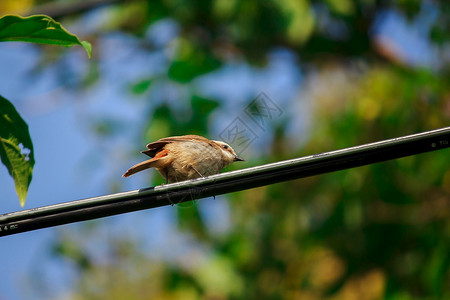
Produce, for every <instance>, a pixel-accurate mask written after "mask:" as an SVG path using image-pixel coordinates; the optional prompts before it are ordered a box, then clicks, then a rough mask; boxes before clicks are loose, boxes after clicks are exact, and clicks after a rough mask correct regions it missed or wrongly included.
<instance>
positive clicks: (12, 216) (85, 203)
mask: <svg viewBox="0 0 450 300" xmlns="http://www.w3.org/2000/svg"><path fill="white" fill-rule="evenodd" d="M449 147H450V127H445V128H441V129H437V130H432V131H427V132H422V133H418V134H413V135H408V136H403V137H398V138H394V139H389V140H384V141H380V142H375V143H370V144H365V145H360V146H355V147H351V148H345V149H341V150H335V151H330V152H325V153H319V154H315V155H310V156H305V157H300V158H295V159H290V160H285V161H280V162H275V163H271V164H266V165H261V166H256V167H251V168H247V169H242V170H237V171H231V172H226V173H221V174H217V175H212V176H208V177H205V178H199V179H193V180H188V181H183V182H177V183H171V184H166V185H160V186H156V187H151V188H145V189H140V190H133V191H128V192H123V193H117V194H111V195H105V196H100V197H93V198H87V199H82V200H76V201H71V202H65V203H60V204H55V205H49V206H43V207H38V208H33V209H28V210H23V211H18V212H13V213H8V214H3V215H0V236H6V235H11V234H16V233H20V232H26V231H31V230H36V229H40V228H47V227H52V226H58V225H63V224H68V223H74V222H80V221H86V220H91V219H96V218H102V217H107V216H112V215H117V214H122V213H127V212H132V211H138V210H143V209H148V208H154V207H159V206H165V205H175V204H178V203H181V202H185V201H192V200H195V199H200V198H205V197H211V196H216V195H220V194H225V193H231V192H236V191H241V190H246V189H251V188H255V187H259V186H263V185H269V184H274V183H279V182H283V181H288V180H293V179H298V178H303V177H308V176H313V175H318V174H324V173H329V172H333V171H338V170H344V169H349V168H354V167H359V166H364V165H369V164H373V163H377V162H382V161H387V160H391V159H397V158H401V157H405V156H410V155H416V154H420V153H425V152H430V151H435V150H440V149H445V148H449Z"/></svg>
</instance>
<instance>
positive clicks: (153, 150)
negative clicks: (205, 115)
mask: <svg viewBox="0 0 450 300" xmlns="http://www.w3.org/2000/svg"><path fill="white" fill-rule="evenodd" d="M192 140H196V141H203V142H207V143H208V142H210V141H209V140H208V139H207V138H205V137H202V136H199V135H194V134H190V135H181V136H171V137H166V138H162V139H159V140H157V141H156V142H153V143H149V144H148V145H147V150H144V151H141V153H144V154H146V155H148V156H150V157H154V156H155V155H156V154H157V153H158V152H159V151H161V150H162V149H164V146H165V145H167V144H169V143H174V142H188V141H192Z"/></svg>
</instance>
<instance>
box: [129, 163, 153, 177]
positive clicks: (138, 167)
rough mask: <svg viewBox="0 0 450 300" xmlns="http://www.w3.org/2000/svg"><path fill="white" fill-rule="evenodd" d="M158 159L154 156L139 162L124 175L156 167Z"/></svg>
mask: <svg viewBox="0 0 450 300" xmlns="http://www.w3.org/2000/svg"><path fill="white" fill-rule="evenodd" d="M156 164H157V161H155V160H154V159H153V158H152V159H149V160H146V161H143V162H141V163H138V164H137V165H134V166H132V167H131V168H129V169H128V171H126V172H125V173H124V174H123V175H122V177H128V176H131V175H133V174H135V173H137V172H140V171H142V170H145V169H148V168H153V167H156Z"/></svg>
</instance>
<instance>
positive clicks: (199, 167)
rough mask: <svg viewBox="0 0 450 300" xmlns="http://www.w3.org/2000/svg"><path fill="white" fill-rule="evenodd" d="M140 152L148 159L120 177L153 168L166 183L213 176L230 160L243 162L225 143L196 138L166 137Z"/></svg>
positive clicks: (193, 136) (230, 161)
mask: <svg viewBox="0 0 450 300" xmlns="http://www.w3.org/2000/svg"><path fill="white" fill-rule="evenodd" d="M147 148H148V149H147V150H144V151H142V153H144V154H147V155H148V156H150V157H152V158H151V159H149V160H146V161H143V162H141V163H139V164H137V165H135V166H133V167H131V168H130V169H129V170H128V171H126V172H125V174H123V175H122V177H128V176H131V175H133V174H134V173H137V172H140V171H142V170H145V169H148V168H156V170H158V172H159V173H161V175H162V176H163V177H164V178H165V179H166V183H168V182H178V181H183V180H188V179H194V178H199V177H204V176H208V175H212V174H217V173H219V172H220V170H222V169H223V168H225V167H226V166H228V165H229V164H231V163H232V162H234V161H243V159H242V158H239V157H238V156H237V155H236V152H234V150H233V148H231V147H230V146H229V145H228V144H227V143H224V142H221V141H212V140H208V139H207V138H204V137H202V136H198V135H182V136H173V137H167V138H163V139H160V140H157V141H156V142H153V143H150V144H148V145H147Z"/></svg>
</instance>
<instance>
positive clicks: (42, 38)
mask: <svg viewBox="0 0 450 300" xmlns="http://www.w3.org/2000/svg"><path fill="white" fill-rule="evenodd" d="M11 41H19V42H31V43H40V44H51V45H60V46H66V47H71V46H74V45H80V46H82V47H83V48H84V49H85V50H86V52H87V54H88V56H89V58H90V57H91V54H92V47H91V44H90V43H89V42H86V41H80V40H79V39H78V37H77V36H76V35H73V34H71V33H70V32H68V31H67V30H66V29H65V28H64V27H63V26H62V25H61V24H60V23H58V22H56V21H55V20H53V19H52V18H50V17H49V16H45V15H34V16H30V17H25V18H24V17H20V16H16V15H7V16H4V17H2V18H0V42H11Z"/></svg>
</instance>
